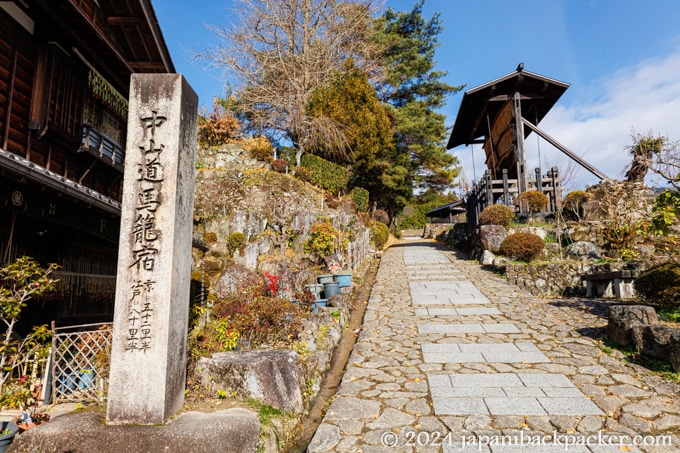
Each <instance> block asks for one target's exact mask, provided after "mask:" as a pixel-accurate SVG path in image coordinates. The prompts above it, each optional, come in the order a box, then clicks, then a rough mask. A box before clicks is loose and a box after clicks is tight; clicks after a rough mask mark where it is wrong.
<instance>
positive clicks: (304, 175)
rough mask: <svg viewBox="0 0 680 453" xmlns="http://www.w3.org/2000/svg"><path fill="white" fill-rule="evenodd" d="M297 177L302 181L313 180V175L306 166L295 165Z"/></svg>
mask: <svg viewBox="0 0 680 453" xmlns="http://www.w3.org/2000/svg"><path fill="white" fill-rule="evenodd" d="M295 177H296V178H297V179H299V180H300V181H305V182H312V175H311V174H310V173H309V170H307V169H306V168H305V167H295Z"/></svg>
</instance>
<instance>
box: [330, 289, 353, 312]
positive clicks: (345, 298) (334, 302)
mask: <svg viewBox="0 0 680 453" xmlns="http://www.w3.org/2000/svg"><path fill="white" fill-rule="evenodd" d="M350 302H351V298H350V296H349V294H343V293H340V294H338V295H337V296H333V297H331V298H329V299H328V306H329V307H335V308H339V309H340V310H348V311H349V308H350Z"/></svg>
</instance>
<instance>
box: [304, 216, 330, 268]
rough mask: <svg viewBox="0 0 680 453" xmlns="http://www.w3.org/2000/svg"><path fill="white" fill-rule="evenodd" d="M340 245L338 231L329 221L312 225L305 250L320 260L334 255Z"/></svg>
mask: <svg viewBox="0 0 680 453" xmlns="http://www.w3.org/2000/svg"><path fill="white" fill-rule="evenodd" d="M337 245H338V230H336V229H335V227H334V226H333V225H331V223H330V222H329V221H327V220H325V219H324V220H322V221H320V222H316V223H314V224H313V225H312V228H311V231H310V233H309V239H307V242H305V245H304V250H305V252H306V253H311V254H312V255H314V256H316V257H317V258H319V259H323V258H324V257H327V256H330V255H331V254H333V253H334V252H335V250H336V248H337Z"/></svg>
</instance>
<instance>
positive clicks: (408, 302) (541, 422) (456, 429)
mask: <svg viewBox="0 0 680 453" xmlns="http://www.w3.org/2000/svg"><path fill="white" fill-rule="evenodd" d="M608 303H611V302H607V301H602V300H599V301H594V300H590V299H585V300H578V299H539V298H536V297H534V296H532V295H530V294H528V293H526V292H524V291H522V290H520V289H519V288H517V287H516V286H514V285H510V284H508V283H507V282H506V281H505V280H503V279H502V278H500V277H499V276H496V275H493V274H492V273H490V272H488V271H486V270H483V269H481V267H480V266H479V265H478V264H477V263H476V262H473V261H467V260H464V259H458V258H457V257H456V254H455V253H454V252H452V251H449V250H446V249H445V248H444V247H443V246H441V245H440V244H437V243H436V242H433V241H428V240H412V241H401V242H400V243H398V244H396V245H394V246H392V247H390V248H389V249H388V250H387V251H385V253H384V255H383V258H382V261H381V264H380V269H379V271H378V275H377V277H376V281H375V284H374V286H373V290H372V292H371V296H370V299H369V302H368V307H367V310H366V315H365V318H364V325H363V330H362V332H361V333H360V335H359V338H358V339H357V344H356V346H355V347H354V350H353V352H352V355H351V357H350V359H349V362H348V364H347V369H346V371H345V374H344V377H343V380H342V383H341V385H340V387H339V389H338V392H337V395H336V398H335V399H334V401H333V402H332V403H331V404H330V406H329V407H328V410H327V411H326V415H325V417H324V419H323V422H322V424H321V425H320V426H319V429H318V430H317V432H316V434H315V436H314V438H313V439H312V441H311V443H310V445H309V447H308V451H309V452H312V453H316V452H326V451H328V452H363V453H369V452H396V451H398V452H440V451H443V452H447V453H449V452H456V451H470V452H472V451H484V452H493V453H499V452H561V451H572V452H595V453H597V452H618V451H633V452H639V451H641V452H649V453H653V452H675V451H678V452H680V437H678V434H679V433H680V402H678V401H677V399H676V394H677V392H678V391H680V387H679V386H677V385H675V384H671V383H668V382H665V381H663V380H662V379H661V378H659V377H657V376H652V375H650V374H649V372H648V371H647V370H646V369H644V368H642V367H639V366H637V365H633V364H629V363H627V362H625V361H624V360H623V357H622V356H621V355H620V354H617V353H616V352H614V353H611V354H607V353H605V352H603V350H606V349H605V348H600V347H598V346H599V343H598V342H597V338H599V336H601V334H602V332H603V331H604V326H606V308H607V304H608Z"/></svg>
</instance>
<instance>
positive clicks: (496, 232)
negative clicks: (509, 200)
mask: <svg viewBox="0 0 680 453" xmlns="http://www.w3.org/2000/svg"><path fill="white" fill-rule="evenodd" d="M507 236H508V230H506V229H505V227H503V226H501V225H481V226H480V227H479V240H480V242H481V243H482V247H483V248H484V250H489V251H491V252H493V253H498V251H499V250H500V248H501V243H502V242H503V240H504V239H505V238H506V237H507Z"/></svg>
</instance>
